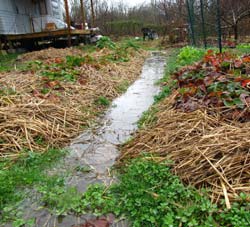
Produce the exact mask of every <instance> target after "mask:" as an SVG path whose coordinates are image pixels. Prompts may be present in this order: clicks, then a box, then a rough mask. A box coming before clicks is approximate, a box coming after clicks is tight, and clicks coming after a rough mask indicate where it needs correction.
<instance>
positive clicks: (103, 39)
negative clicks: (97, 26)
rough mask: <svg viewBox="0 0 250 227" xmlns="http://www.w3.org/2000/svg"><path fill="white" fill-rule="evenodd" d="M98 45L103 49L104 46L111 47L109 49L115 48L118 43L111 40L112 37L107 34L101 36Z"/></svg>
mask: <svg viewBox="0 0 250 227" xmlns="http://www.w3.org/2000/svg"><path fill="white" fill-rule="evenodd" d="M96 46H97V47H98V48H100V49H103V48H109V49H112V50H114V49H115V48H116V45H115V43H114V42H112V41H111V39H110V38H109V37H107V36H103V37H101V38H100V39H99V40H98V41H97V43H96Z"/></svg>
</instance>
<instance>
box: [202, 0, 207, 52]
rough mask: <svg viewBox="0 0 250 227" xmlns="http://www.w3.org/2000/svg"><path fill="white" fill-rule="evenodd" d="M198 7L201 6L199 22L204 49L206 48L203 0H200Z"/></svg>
mask: <svg viewBox="0 0 250 227" xmlns="http://www.w3.org/2000/svg"><path fill="white" fill-rule="evenodd" d="M200 7H201V23H202V34H203V44H204V47H205V49H206V48H207V34H206V28H205V18H204V4H203V0H200Z"/></svg>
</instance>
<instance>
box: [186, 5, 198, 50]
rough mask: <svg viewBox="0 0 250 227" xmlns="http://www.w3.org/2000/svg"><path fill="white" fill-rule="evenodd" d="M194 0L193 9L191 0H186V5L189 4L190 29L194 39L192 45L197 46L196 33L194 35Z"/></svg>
mask: <svg viewBox="0 0 250 227" xmlns="http://www.w3.org/2000/svg"><path fill="white" fill-rule="evenodd" d="M191 1H192V11H191V5H190V1H189V0H186V5H187V10H188V18H189V28H190V29H189V30H190V32H191V40H192V45H193V46H195V45H196V42H195V35H194V18H193V14H194V10H193V6H194V4H193V3H194V2H193V0H191Z"/></svg>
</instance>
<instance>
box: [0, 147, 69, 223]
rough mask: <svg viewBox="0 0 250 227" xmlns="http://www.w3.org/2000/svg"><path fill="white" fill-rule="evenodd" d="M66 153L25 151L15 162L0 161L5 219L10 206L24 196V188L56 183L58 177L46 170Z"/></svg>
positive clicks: (1, 204) (0, 204) (0, 208)
mask: <svg viewBox="0 0 250 227" xmlns="http://www.w3.org/2000/svg"><path fill="white" fill-rule="evenodd" d="M65 154H66V151H65V150H58V149H50V150H48V152H47V153H45V154H40V153H33V152H25V153H23V154H22V155H20V157H19V158H18V160H16V161H15V162H13V161H12V160H3V161H2V162H0V211H3V213H2V215H3V217H2V219H3V220H4V219H8V216H9V211H10V209H9V208H11V210H12V209H13V207H15V205H16V204H18V203H19V202H20V201H21V200H22V199H23V198H24V196H25V193H24V190H23V189H25V188H26V187H31V186H34V185H36V184H42V185H44V184H45V185H51V184H54V183H56V178H57V177H52V176H51V177H49V176H47V174H46V173H45V170H47V169H48V168H50V167H51V166H52V165H53V164H55V162H56V161H58V160H59V159H60V158H61V157H63V156H64V155H65ZM0 216H1V214H0Z"/></svg>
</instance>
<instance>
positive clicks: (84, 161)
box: [29, 52, 166, 227]
mask: <svg viewBox="0 0 250 227" xmlns="http://www.w3.org/2000/svg"><path fill="white" fill-rule="evenodd" d="M165 62H166V55H165V54H164V53H162V52H152V54H151V56H150V57H149V58H148V59H147V60H146V62H145V64H144V67H143V69H142V74H141V77H140V78H139V79H138V80H137V81H136V82H135V83H134V84H132V85H131V86H130V87H129V88H128V90H127V92H126V93H125V94H124V95H122V96H121V97H119V98H117V99H115V100H114V101H113V103H112V106H111V107H110V109H109V110H108V111H107V112H106V114H105V115H104V117H103V118H102V120H101V123H100V126H99V127H96V128H94V129H92V130H89V131H86V132H84V133H83V134H82V135H81V136H79V137H78V138H76V139H75V140H74V141H73V143H72V144H71V145H70V147H69V148H70V154H69V155H68V156H67V157H66V158H65V160H64V163H63V165H62V171H65V172H66V171H68V172H71V173H73V174H71V176H70V177H68V179H67V185H69V186H75V187H77V189H78V190H79V191H80V192H84V191H85V190H86V188H87V187H88V185H90V184H93V183H97V182H104V183H106V184H109V183H110V182H111V181H112V180H113V179H112V177H111V176H110V171H109V170H110V168H111V167H112V166H113V164H114V162H115V159H116V158H117V157H118V155H119V152H118V148H117V145H120V144H122V143H124V142H126V141H127V140H128V139H129V138H130V136H131V134H132V133H133V132H135V130H136V129H137V121H138V120H139V119H140V117H141V116H142V113H143V112H144V111H146V110H147V109H148V108H149V107H150V106H151V105H152V103H153V102H154V96H155V95H156V94H157V93H158V92H159V89H160V88H159V87H158V86H156V85H155V83H156V81H158V80H159V79H160V78H162V77H163V74H164V66H165ZM81 170H86V171H81ZM29 216H30V217H35V218H36V226H39V227H41V226H44V227H52V226H57V227H70V226H72V225H77V224H79V223H83V222H84V219H85V218H86V216H84V217H74V216H66V217H65V218H62V219H60V220H59V219H58V218H56V217H53V216H51V215H50V214H49V213H48V212H46V211H43V212H41V211H39V212H38V211H33V212H31V213H30V214H29Z"/></svg>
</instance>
